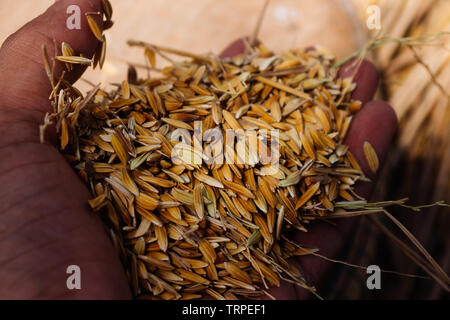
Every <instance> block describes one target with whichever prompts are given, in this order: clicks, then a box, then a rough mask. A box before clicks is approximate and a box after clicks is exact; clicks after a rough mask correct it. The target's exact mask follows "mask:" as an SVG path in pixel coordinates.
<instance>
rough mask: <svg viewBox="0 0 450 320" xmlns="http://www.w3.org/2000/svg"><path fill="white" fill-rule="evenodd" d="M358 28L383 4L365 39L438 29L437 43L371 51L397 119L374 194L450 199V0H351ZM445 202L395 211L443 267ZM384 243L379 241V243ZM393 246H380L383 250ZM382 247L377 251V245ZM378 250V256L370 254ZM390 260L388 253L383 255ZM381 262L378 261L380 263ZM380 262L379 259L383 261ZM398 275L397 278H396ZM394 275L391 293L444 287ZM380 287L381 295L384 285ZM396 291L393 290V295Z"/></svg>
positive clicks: (432, 293)
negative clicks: (371, 10)
mask: <svg viewBox="0 0 450 320" xmlns="http://www.w3.org/2000/svg"><path fill="white" fill-rule="evenodd" d="M354 4H355V7H357V8H358V10H356V11H357V12H358V13H359V18H360V20H361V27H362V28H363V29H365V30H367V28H366V27H365V26H366V19H367V13H366V8H367V7H368V6H369V5H378V6H379V7H380V9H381V27H382V29H381V30H374V32H373V33H372V32H370V33H369V32H368V33H367V35H366V36H367V39H372V38H374V37H379V36H386V37H389V38H396V39H400V38H402V39H404V38H405V37H423V36H428V35H438V36H437V37H436V40H435V41H429V42H428V41H424V42H423V43H421V44H419V45H417V46H409V45H402V44H398V43H392V44H388V45H383V46H381V47H380V48H379V49H377V50H375V51H372V52H370V53H369V54H370V56H371V58H372V60H373V61H374V62H375V64H376V66H377V67H378V68H379V70H380V73H381V76H382V82H381V85H382V86H381V88H382V90H380V92H379V93H378V97H379V98H381V99H385V100H387V101H388V102H389V103H390V104H391V105H392V107H393V108H394V110H395V111H396V113H397V117H398V120H399V123H398V132H397V137H396V140H395V141H394V144H393V145H392V149H391V153H390V157H388V159H387V161H386V164H385V167H384V170H383V171H382V173H381V175H380V179H379V183H378V186H377V190H376V192H375V195H374V197H375V198H377V199H382V198H384V199H385V198H390V199H393V198H401V197H405V196H407V197H409V198H410V200H411V202H412V203H414V204H424V203H433V202H436V201H440V200H444V201H446V202H448V201H449V199H450V185H449V183H450V126H449V123H450V122H449V119H450V96H449V92H450V59H449V58H450V53H449V48H450V35H449V34H447V33H448V32H449V31H450V2H449V1H446V0H426V1H415V0H401V1H387V0H377V1H354ZM444 210H445V209H442V208H439V207H436V208H430V209H428V210H426V211H424V213H423V214H420V216H417V217H414V216H411V213H408V212H407V211H408V210H406V209H404V208H403V209H402V208H396V209H393V210H392V212H393V213H394V214H395V215H396V216H397V217H400V218H402V217H403V218H404V219H401V221H402V222H404V224H405V226H406V227H408V229H409V230H410V231H411V232H412V233H414V234H415V235H416V236H417V237H418V239H419V240H420V241H421V242H422V243H423V244H424V245H425V246H426V247H427V249H428V250H430V253H431V254H432V255H433V256H435V257H437V258H438V259H437V260H438V261H439V262H440V264H441V265H442V266H443V267H444V270H448V268H449V266H450V262H449V260H450V259H449V256H448V253H446V252H445V250H443V248H447V247H448V245H449V243H450V241H449V239H448V236H447V234H446V231H445V230H448V228H449V226H450V225H449V221H448V219H447V218H446V217H445V215H444ZM376 246H377V247H378V248H381V247H382V245H381V244H380V241H378V244H377V245H376ZM386 249H388V250H391V248H389V246H388V245H387V246H384V247H383V249H382V250H386ZM378 250H381V249H378ZM392 251H393V252H386V251H384V252H383V254H382V256H383V257H389V256H390V254H392V256H391V258H390V259H389V260H390V261H388V262H387V263H388V264H389V263H391V264H393V265H395V267H396V268H397V270H399V269H401V270H402V271H407V272H413V273H414V272H415V271H417V268H416V267H415V266H413V265H411V264H410V263H409V262H407V261H400V260H399V259H397V258H396V256H398V251H396V252H394V250H393V249H392ZM374 255H376V254H374ZM386 260H387V259H386ZM378 262H379V260H377V263H378ZM380 263H381V262H380ZM399 281H400V280H399ZM399 281H396V282H395V283H394V285H393V286H395V287H396V288H395V289H394V288H390V289H392V297H395V298H402V297H403V298H407V297H411V296H410V295H409V293H408V291H409V292H410V291H412V290H413V288H415V289H418V288H420V289H422V290H420V292H421V293H416V294H415V297H421V298H432V297H434V298H436V297H439V296H440V295H441V293H442V292H441V291H440V290H439V289H437V288H436V287H435V288H434V289H432V287H431V284H425V285H424V284H423V283H420V282H418V281H412V280H411V279H403V280H402V281H403V282H402V283H401V285H400V282H399ZM384 289H386V290H383V292H384V295H383V298H388V297H389V296H386V294H385V293H386V291H388V290H389V288H387V287H385V288H384ZM394 292H395V293H394Z"/></svg>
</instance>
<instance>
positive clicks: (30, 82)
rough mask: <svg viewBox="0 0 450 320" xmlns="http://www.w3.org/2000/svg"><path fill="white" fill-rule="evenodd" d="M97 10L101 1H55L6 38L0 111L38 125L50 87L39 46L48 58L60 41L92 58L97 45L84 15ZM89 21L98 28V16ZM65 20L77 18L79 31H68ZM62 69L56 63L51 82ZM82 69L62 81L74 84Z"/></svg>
mask: <svg viewBox="0 0 450 320" xmlns="http://www.w3.org/2000/svg"><path fill="white" fill-rule="evenodd" d="M78 9H79V10H78ZM98 11H100V12H101V11H102V6H101V0H58V1H56V2H55V3H54V4H53V5H52V6H51V7H50V8H48V9H47V11H46V12H45V13H43V14H42V15H40V16H38V17H37V18H35V19H34V20H32V21H30V22H29V23H27V24H26V25H25V26H23V27H22V28H21V29H19V30H18V31H17V32H15V33H14V34H12V35H11V36H9V37H8V38H7V39H6V41H5V42H4V43H3V45H2V47H1V49H0V70H1V73H0V108H5V109H8V110H9V111H18V113H19V114H20V115H21V116H22V117H24V118H26V120H28V121H33V122H38V123H40V122H42V119H43V116H44V114H45V113H46V112H48V111H49V110H50V103H49V100H48V97H49V94H50V92H51V90H52V88H51V85H50V83H49V79H48V77H47V75H46V72H45V68H44V63H43V58H42V49H41V46H42V45H45V46H46V48H47V51H48V56H49V58H51V57H54V56H55V55H59V54H60V47H61V43H62V42H63V41H65V42H67V43H69V44H70V46H71V47H72V48H73V50H74V51H75V54H76V55H79V54H83V56H85V57H89V58H90V57H92V56H93V54H94V52H95V50H96V48H97V45H98V44H99V42H98V40H97V39H96V38H95V36H94V35H93V34H92V32H91V30H90V28H89V25H88V23H87V20H86V17H85V13H86V12H98ZM74 15H78V16H74ZM93 18H94V19H95V20H96V22H97V24H98V25H99V26H101V17H100V16H99V15H93ZM68 19H79V20H78V21H79V22H80V24H79V27H80V28H79V29H77V28H75V29H69V27H68V26H69V25H68ZM69 21H75V22H76V20H69ZM55 43H56V46H57V52H55ZM50 60H51V59H50ZM50 64H52V62H51V61H50ZM63 68H64V65H63V64H62V63H56V65H55V72H54V77H55V79H59V75H60V74H61V72H62V70H63ZM84 69H85V68H84V67H82V66H77V67H75V68H74V69H73V71H71V72H70V73H69V74H68V75H67V76H66V77H65V79H66V80H68V81H70V82H74V81H76V80H77V79H78V78H79V77H80V76H81V74H82V73H83V71H84ZM56 81H57V80H56Z"/></svg>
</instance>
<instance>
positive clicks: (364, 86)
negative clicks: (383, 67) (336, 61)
mask: <svg viewBox="0 0 450 320" xmlns="http://www.w3.org/2000/svg"><path fill="white" fill-rule="evenodd" d="M357 68H358V69H357ZM355 70H356V74H355ZM338 75H339V77H340V78H347V77H351V76H353V75H354V76H355V77H354V78H353V81H354V82H355V83H356V88H355V90H354V91H353V92H352V98H353V99H355V100H359V101H361V102H362V103H363V104H365V103H367V102H369V101H370V100H372V98H373V96H374V94H375V91H376V90H377V87H378V72H377V69H376V68H375V66H374V65H373V64H372V63H370V62H369V61H367V60H363V61H362V62H361V64H360V65H359V66H358V64H357V63H355V59H352V60H350V61H349V62H347V63H346V64H344V65H343V66H342V67H341V68H340V69H339V72H338Z"/></svg>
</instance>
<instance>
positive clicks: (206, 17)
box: [0, 0, 450, 299]
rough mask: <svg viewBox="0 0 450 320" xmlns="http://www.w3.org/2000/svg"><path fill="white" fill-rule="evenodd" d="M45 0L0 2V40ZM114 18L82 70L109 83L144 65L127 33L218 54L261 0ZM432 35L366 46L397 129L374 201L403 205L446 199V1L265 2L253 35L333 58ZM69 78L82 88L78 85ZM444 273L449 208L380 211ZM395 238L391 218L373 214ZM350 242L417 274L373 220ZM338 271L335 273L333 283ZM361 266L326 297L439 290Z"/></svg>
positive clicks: (207, 2) (449, 84)
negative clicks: (369, 281)
mask: <svg viewBox="0 0 450 320" xmlns="http://www.w3.org/2000/svg"><path fill="white" fill-rule="evenodd" d="M52 3H53V0H20V1H14V2H11V1H6V0H0V26H1V28H0V43H2V42H3V41H4V40H5V38H6V37H7V36H8V35H9V34H11V33H12V32H14V31H15V30H17V29H18V28H19V27H21V26H22V25H23V24H24V23H26V22H27V21H29V20H30V19H32V18H33V17H35V16H36V15H38V14H40V13H42V12H43V11H44V10H45V9H46V8H47V7H48V6H50V5H51V4H52ZM111 3H112V5H113V8H114V17H113V20H114V22H115V25H114V27H113V28H112V29H110V30H108V31H107V32H106V37H107V41H108V52H107V60H106V63H105V65H104V68H103V70H102V71H99V70H95V71H88V72H87V73H86V74H85V76H84V78H86V79H88V80H89V81H91V82H94V83H98V82H102V83H103V84H106V83H108V82H118V81H121V80H122V79H123V77H125V75H126V70H127V63H128V62H131V63H144V59H143V55H142V51H141V50H140V49H138V48H129V47H127V45H126V41H127V40H128V39H137V40H143V41H146V42H151V43H153V44H158V45H165V46H170V47H174V48H181V49H184V50H187V51H191V52H194V53H206V52H214V53H219V52H220V51H221V50H222V49H223V48H225V47H226V46H227V44H228V43H230V42H231V41H233V40H235V39H237V38H239V37H242V36H246V35H250V34H251V33H252V32H253V30H254V28H255V25H256V22H257V19H258V16H259V14H260V12H261V9H262V7H263V3H264V1H263V0H245V1H244V0H171V1H167V0H111ZM370 5H377V6H378V7H379V8H380V12H381V30H373V31H370V30H369V29H368V27H367V24H366V23H367V19H368V17H369V13H368V12H367V9H368V7H369V6H370ZM441 32H447V34H441V35H440V36H439V37H438V40H437V41H433V42H428V43H425V44H423V45H420V46H414V47H409V46H404V45H403V46H400V45H398V44H389V45H385V46H383V47H381V48H380V49H377V50H375V51H371V52H369V53H368V57H369V58H370V59H371V60H372V61H373V62H374V64H375V65H376V66H377V68H378V70H379V72H380V75H381V83H380V88H379V90H378V93H377V98H381V99H385V100H387V101H389V102H390V103H391V105H392V106H393V108H394V109H395V111H396V113H397V116H398V119H399V129H398V132H397V136H396V139H395V142H394V144H393V146H392V149H391V152H390V155H389V157H388V160H387V163H386V164H385V166H384V169H383V170H382V172H381V178H380V179H379V181H378V184H377V190H376V192H375V194H374V195H373V199H374V200H380V199H383V200H387V199H400V198H403V197H408V198H410V199H411V203H412V204H415V205H418V204H427V203H433V202H436V201H439V200H444V201H446V202H447V203H449V202H450V185H449V184H450V104H449V101H450V96H449V92H450V54H449V52H450V36H449V34H448V32H450V1H449V0H396V1H392V0H316V1H310V0H272V1H271V2H270V4H269V6H268V9H267V12H266V15H265V18H264V21H263V24H262V27H261V30H260V33H259V39H260V40H262V42H264V43H265V44H266V46H268V47H269V48H271V49H273V50H275V51H283V50H287V49H289V48H294V47H306V46H309V45H313V44H317V45H322V46H325V47H328V48H329V49H331V51H333V52H334V53H335V54H336V56H337V57H338V58H344V57H346V56H348V55H349V54H351V53H353V52H354V51H355V50H358V49H361V48H362V47H363V46H364V45H365V44H366V43H368V41H370V39H373V38H374V37H375V36H376V35H378V36H379V35H386V36H389V37H395V38H403V37H408V36H420V35H430V34H437V33H441ZM79 86H80V87H81V88H82V89H83V88H85V89H86V88H88V86H87V84H86V83H83V82H80V83H79ZM390 211H391V213H393V214H394V215H395V216H396V217H398V218H399V219H400V220H401V221H402V223H404V224H405V226H406V227H407V228H408V229H409V230H410V231H411V232H412V233H413V234H414V235H416V236H417V238H418V239H419V240H420V241H421V243H422V244H423V245H424V246H425V247H426V249H427V250H429V252H430V253H431V254H432V255H433V256H434V257H435V258H436V259H437V260H438V262H439V263H440V265H441V266H442V267H443V269H444V270H445V271H446V272H447V274H448V273H449V271H450V237H449V230H450V219H449V217H448V214H449V210H448V208H444V207H433V208H430V209H426V210H423V211H422V212H420V213H415V212H411V211H410V210H406V209H402V208H393V209H392V210H390ZM379 221H381V222H382V223H383V224H384V225H386V226H387V227H388V229H389V230H392V231H394V232H395V234H397V235H399V237H400V238H401V239H402V236H401V235H400V233H399V232H398V230H396V229H395V228H391V226H392V223H390V222H388V221H383V220H382V219H381V218H380V219H379ZM353 241H354V243H361V242H362V243H366V246H365V248H366V249H365V250H363V252H360V251H358V250H349V252H348V253H347V256H346V257H342V259H344V260H346V261H348V262H352V263H356V264H360V265H365V266H367V265H370V264H377V265H379V266H380V267H381V268H382V269H383V268H386V269H393V270H396V271H400V272H406V273H413V274H422V275H423V274H424V273H423V272H422V271H421V270H420V269H419V268H418V267H416V266H415V265H414V264H413V263H411V261H410V260H409V259H407V258H405V256H404V254H403V253H402V251H401V250H400V249H398V248H397V247H396V246H395V245H393V244H392V241H391V240H390V239H388V238H387V237H386V236H385V235H384V234H382V232H381V231H380V229H379V228H377V227H375V225H374V224H373V223H372V222H370V221H369V220H368V219H362V222H361V227H360V228H359V232H358V233H357V234H355V235H354V240H353ZM406 242H407V241H406ZM336 277H338V281H336ZM366 277H367V275H366V274H365V272H361V271H358V270H355V269H349V268H348V267H345V268H340V267H338V266H337V267H336V273H335V274H333V275H330V281H329V283H331V284H332V286H331V287H330V288H328V289H329V291H328V292H327V293H326V294H325V295H324V294H323V293H322V294H323V295H324V296H325V297H328V298H383V299H390V298H391V299H404V298H443V297H446V298H448V297H449V295H448V293H444V292H443V291H442V290H441V288H440V287H439V286H437V285H436V284H435V282H433V281H432V280H420V279H414V278H405V277H400V276H395V275H391V276H385V277H386V279H388V281H387V280H386V281H383V289H382V290H379V291H377V290H375V291H377V292H373V291H369V290H367V289H366V287H365V278H366Z"/></svg>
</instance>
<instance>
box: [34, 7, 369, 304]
mask: <svg viewBox="0 0 450 320" xmlns="http://www.w3.org/2000/svg"><path fill="white" fill-rule="evenodd" d="M105 6H106V7H108V3H107V1H105ZM105 12H109V13H110V14H109V15H106V21H105V22H106V23H108V24H109V25H112V23H111V14H112V10H110V11H108V10H106V11H105ZM89 21H90V22H89V23H90V26H91V28H92V30H93V32H94V34H96V33H97V34H96V37H97V38H98V39H100V40H101V41H102V43H101V45H100V47H101V49H100V50H99V51H98V52H99V53H98V54H96V57H95V58H94V61H93V60H90V59H87V58H85V57H81V56H76V55H75V53H74V52H73V50H72V49H71V48H70V44H67V43H64V44H63V48H62V52H63V55H62V56H58V57H56V60H60V61H62V62H63V63H66V65H67V68H68V71H70V70H71V69H72V65H73V64H87V65H91V64H92V63H93V62H95V64H97V62H99V64H100V65H101V64H102V61H103V60H104V55H105V49H106V41H105V38H104V37H103V36H102V35H101V33H100V34H98V32H99V30H100V29H99V28H98V26H96V25H95V21H94V20H93V19H89ZM129 44H130V45H134V46H141V47H143V48H144V53H145V57H146V59H147V61H148V63H149V65H150V66H151V69H152V70H159V69H157V66H156V57H157V56H158V55H159V56H161V57H163V58H168V57H167V54H177V55H181V56H184V57H186V58H189V59H188V60H185V61H181V62H177V61H173V60H171V59H170V61H172V64H171V65H170V66H167V67H164V68H163V69H161V70H159V72H160V76H158V77H147V78H145V79H140V78H138V77H137V73H136V70H135V69H134V68H133V67H130V70H129V73H128V78H127V79H126V80H124V81H123V82H122V83H120V84H115V89H113V90H111V91H106V90H103V89H100V86H99V85H98V86H95V88H94V89H93V90H92V91H90V92H89V93H88V94H87V95H86V96H84V95H83V94H82V93H81V92H80V91H79V90H77V89H76V88H75V87H72V86H71V85H70V84H69V83H68V82H66V81H65V80H64V79H63V77H64V73H63V75H62V77H61V79H59V81H57V82H56V83H55V81H52V83H53V87H54V90H53V93H52V96H51V101H52V104H53V107H54V112H53V113H52V114H49V115H47V117H46V120H45V124H44V125H43V127H42V129H43V130H42V132H44V130H45V127H46V126H48V125H49V124H51V123H54V124H56V128H57V130H58V132H59V137H60V139H59V144H60V149H61V152H62V153H63V154H64V155H65V157H66V158H67V160H68V161H69V162H70V164H71V165H72V167H73V168H74V169H75V170H76V171H77V172H78V174H79V176H80V177H81V179H82V180H83V181H84V182H85V183H86V185H87V186H88V187H89V189H90V190H91V193H92V195H93V198H92V200H90V201H89V204H90V206H91V207H92V208H93V209H94V210H95V211H97V212H98V214H100V215H101V216H102V218H103V221H104V223H105V226H106V228H107V229H108V231H109V234H110V236H111V239H112V242H113V244H114V246H115V248H116V250H117V252H118V253H119V255H120V258H121V260H122V263H123V265H124V268H125V270H126V273H127V275H128V277H129V280H130V286H131V288H132V291H133V293H134V295H135V296H137V297H141V298H154V299H196V298H200V297H202V296H204V295H205V294H208V295H210V296H212V297H214V298H217V299H224V298H225V299H236V298H239V297H241V298H242V297H245V298H252V297H258V296H261V295H264V294H267V289H268V288H269V286H272V285H275V286H279V285H280V281H281V280H282V279H287V280H288V281H290V282H293V283H295V284H297V285H299V286H302V287H304V288H306V289H307V290H310V291H312V292H314V291H315V289H314V288H313V287H311V286H309V284H307V283H306V282H305V280H304V278H303V276H302V275H301V274H300V272H299V271H298V270H297V269H296V268H295V267H294V266H292V265H291V264H290V263H289V262H288V258H290V257H293V256H297V255H305V254H310V253H313V252H315V251H316V249H308V248H302V247H299V246H297V245H294V244H293V243H292V242H291V241H289V234H290V232H292V231H295V230H300V231H306V230H307V228H308V224H309V223H310V222H311V221H313V220H315V219H317V218H320V217H323V216H327V215H333V214H340V215H344V214H346V212H347V211H345V210H344V209H342V207H346V206H347V205H348V206H349V207H351V205H356V208H364V205H363V204H364V203H365V201H363V200H362V199H360V198H359V197H358V196H357V195H356V194H355V193H354V190H353V185H354V184H355V182H356V181H358V180H367V178H365V177H364V174H363V172H362V170H361V168H360V166H359V165H358V163H357V162H356V160H355V158H354V156H353V155H352V154H351V152H350V151H349V150H348V147H347V146H346V145H345V144H344V143H343V141H344V138H345V136H346V133H347V131H348V128H349V125H350V123H351V120H352V116H353V114H354V113H355V112H357V111H358V110H359V109H360V107H361V104H360V102H359V101H354V100H352V99H351V92H352V91H353V89H354V88H355V84H354V83H353V82H352V79H351V78H347V79H340V78H338V77H337V70H336V69H335V68H333V67H332V66H333V64H334V62H335V61H334V60H335V58H334V56H333V55H332V54H331V53H330V52H328V51H327V50H325V49H323V48H319V47H316V48H313V49H311V50H308V51H303V50H291V51H289V52H286V53H284V54H281V55H277V54H274V53H273V52H272V51H270V50H268V49H267V48H266V47H264V46H263V45H258V46H249V47H248V49H247V52H246V53H245V54H241V55H239V56H236V57H234V58H232V59H220V58H218V57H217V56H215V55H213V54H210V55H196V54H191V53H187V52H184V51H181V50H174V49H169V48H164V47H158V46H154V45H150V44H146V43H143V42H139V41H130V42H129ZM44 52H45V50H44ZM44 56H45V55H44ZM168 59H169V58H168ZM49 65H50V63H49V61H48V58H47V57H46V66H47V72H48V73H49V74H52V70H50V69H49ZM208 132H209V133H208ZM230 132H231V133H233V134H234V136H232V139H231V140H233V141H236V143H234V142H233V143H232V146H234V147H232V148H227V147H228V146H229V145H230V144H229V141H226V140H227V138H228V137H229V134H230ZM217 137H219V138H217ZM214 138H215V139H214ZM180 139H181V140H182V142H180ZM215 151H217V152H216V153H215ZM222 151H223V152H222ZM364 151H365V154H366V156H367V161H368V163H369V164H370V167H371V169H372V170H373V171H376V170H377V168H378V159H377V157H376V154H375V152H374V150H373V148H372V146H370V144H369V143H366V144H365V145H364ZM220 159H222V161H219V160H220ZM267 160H269V161H267ZM372 209H373V208H372Z"/></svg>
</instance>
